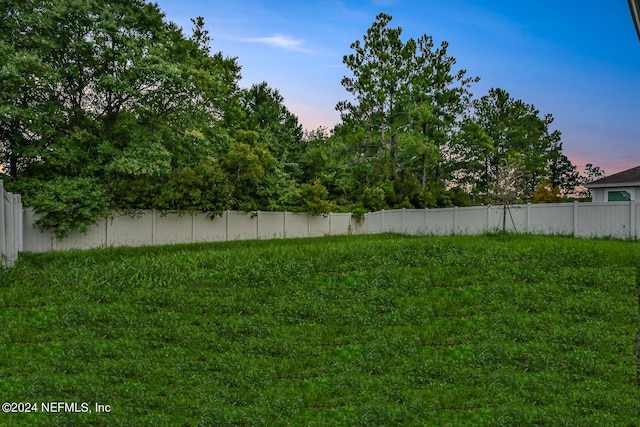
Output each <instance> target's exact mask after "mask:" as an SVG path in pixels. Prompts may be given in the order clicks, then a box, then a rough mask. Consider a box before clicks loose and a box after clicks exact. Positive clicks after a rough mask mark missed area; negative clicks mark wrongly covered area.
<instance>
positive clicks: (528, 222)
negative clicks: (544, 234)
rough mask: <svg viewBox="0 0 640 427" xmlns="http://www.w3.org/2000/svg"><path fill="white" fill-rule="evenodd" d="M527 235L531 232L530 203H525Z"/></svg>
mask: <svg viewBox="0 0 640 427" xmlns="http://www.w3.org/2000/svg"><path fill="white" fill-rule="evenodd" d="M526 232H527V233H530V232H531V202H529V203H527V229H526Z"/></svg>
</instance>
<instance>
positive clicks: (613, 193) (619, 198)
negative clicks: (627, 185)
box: [607, 189, 635, 202]
mask: <svg viewBox="0 0 640 427" xmlns="http://www.w3.org/2000/svg"><path fill="white" fill-rule="evenodd" d="M634 199H635V197H634V194H633V190H632V189H625V190H623V189H619V190H618V189H615V190H607V202H628V201H630V200H634Z"/></svg>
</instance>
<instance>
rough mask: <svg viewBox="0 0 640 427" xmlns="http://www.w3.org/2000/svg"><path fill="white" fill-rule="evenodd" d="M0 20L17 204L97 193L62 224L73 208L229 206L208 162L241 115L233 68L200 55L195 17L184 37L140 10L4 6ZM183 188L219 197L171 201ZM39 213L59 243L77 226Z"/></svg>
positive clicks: (153, 12) (117, 4)
mask: <svg viewBox="0 0 640 427" xmlns="http://www.w3.org/2000/svg"><path fill="white" fill-rule="evenodd" d="M0 19H2V20H3V26H2V29H1V30H0V59H2V61H1V64H0V78H1V79H2V85H3V89H4V88H6V90H3V92H2V94H0V149H1V151H0V156H1V160H2V161H3V163H4V166H5V168H6V170H8V172H9V174H10V176H11V177H12V180H11V182H9V183H8V185H7V186H8V187H9V188H12V190H14V191H16V192H20V193H21V194H23V195H24V196H25V201H26V202H27V204H33V205H34V207H36V209H37V210H39V211H41V212H43V214H44V212H45V210H46V209H45V207H46V208H47V209H48V208H53V207H55V208H56V209H59V208H60V209H62V206H63V205H64V204H65V203H63V200H66V199H64V198H61V193H60V192H59V191H51V192H47V193H42V192H40V193H36V192H34V191H35V190H33V189H34V188H36V187H37V185H34V183H37V182H40V183H42V185H43V186H44V184H45V183H46V182H48V181H51V182H58V183H62V182H64V183H65V185H69V186H71V187H74V184H72V183H73V181H74V180H79V181H78V185H76V186H75V187H74V188H76V187H77V188H81V187H83V188H86V187H87V186H89V184H88V183H91V184H90V185H91V186H94V187H95V186H99V187H100V191H97V188H93V187H92V188H93V190H90V191H87V194H86V197H85V198H84V199H83V201H80V202H78V203H74V204H72V205H71V207H70V208H72V211H69V209H67V208H65V209H63V210H64V211H66V212H67V213H68V216H69V218H72V219H73V218H80V217H82V218H86V217H87V216H86V215H80V216H78V215H76V214H75V213H74V212H75V211H78V212H80V211H82V210H83V209H85V208H87V209H90V210H91V212H93V214H95V213H96V212H97V209H98V207H100V209H103V212H102V213H103V214H106V213H108V212H109V211H110V210H112V209H114V208H115V209H122V210H131V209H134V210H135V209H142V208H158V209H163V210H164V209H171V210H183V209H184V210H192V209H195V208H198V209H203V210H205V211H208V212H220V209H222V208H224V207H228V206H230V205H231V198H230V196H229V197H228V198H227V199H225V197H227V196H225V195H226V194H228V193H229V192H228V191H227V190H228V179H227V178H225V177H223V176H222V175H220V174H221V173H223V171H222V169H220V167H219V166H216V165H217V164H218V162H217V160H216V159H215V156H216V155H217V154H218V152H217V150H219V149H220V147H225V146H227V147H228V144H229V141H230V139H231V138H230V136H229V132H228V131H227V130H226V128H225V127H224V123H225V121H230V120H231V117H239V116H240V115H241V109H240V103H239V95H240V90H239V88H238V81H239V79H240V74H239V71H240V67H239V66H238V65H237V63H236V60H235V59H230V58H225V57H223V56H222V54H221V53H215V54H213V53H212V52H211V50H210V38H209V36H208V33H207V32H206V30H205V29H204V21H203V19H202V18H197V19H194V20H193V24H194V29H193V34H192V35H191V36H190V37H187V36H185V35H184V34H183V33H182V30H181V29H179V28H178V27H177V26H176V25H175V24H173V23H170V22H167V21H166V20H165V18H164V15H163V14H162V12H161V11H160V9H159V8H158V6H157V5H155V4H151V3H147V2H145V1H144V0H105V1H99V2H98V1H80V0H60V1H56V2H51V1H48V0H25V1H20V2H18V1H11V0H8V1H3V2H2V4H1V5H0ZM5 22H6V26H5V25H4V23H5ZM222 151H223V150H222ZM195 171H197V172H198V174H201V176H198V177H197V178H196V177H193V176H192V172H195ZM221 171H222V172H221ZM54 178H59V180H57V181H56V180H55V179H54ZM23 181H24V182H23ZM184 182H190V183H192V184H193V185H194V188H200V187H202V186H207V185H211V184H212V183H217V185H218V184H219V185H220V186H221V187H220V188H219V189H218V190H219V191H218V190H214V191H212V192H211V191H206V190H205V189H204V188H200V190H201V191H195V190H194V191H182V190H180V188H181V187H180V185H179V183H184ZM170 189H173V190H175V194H173V195H172V196H171V197H168V195H167V191H173V190H170ZM94 190H96V191H94ZM104 194H109V195H110V197H107V198H105V197H104ZM32 196H33V197H32ZM179 196H180V197H183V198H182V199H180V197H179ZM93 197H97V198H100V200H95V199H92V198H93ZM210 197H214V198H215V200H213V199H210ZM47 198H50V200H49V199H47ZM167 200H172V203H171V204H170V205H168V204H167V203H166V201H167ZM67 201H68V200H67ZM101 201H107V202H108V203H106V204H105V203H101ZM82 202H83V203H85V204H86V206H84V207H83V206H82ZM93 214H92V215H93ZM44 215H48V216H49V219H46V220H43V221H41V222H40V223H41V224H47V225H48V226H49V227H52V228H56V225H55V224H56V221H57V222H59V227H58V230H60V231H61V232H63V233H64V232H66V231H68V230H71V229H73V228H74V224H76V225H77V226H78V227H77V228H79V229H82V228H83V227H84V226H83V224H84V219H82V220H80V219H78V220H77V221H75V220H72V221H71V222H70V223H68V222H65V223H64V224H63V222H62V219H61V217H60V216H55V215H54V211H51V212H49V213H47V214H44ZM94 216H95V215H94ZM56 218H57V219H56Z"/></svg>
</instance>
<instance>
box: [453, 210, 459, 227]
mask: <svg viewBox="0 0 640 427" xmlns="http://www.w3.org/2000/svg"><path fill="white" fill-rule="evenodd" d="M457 232H458V207H457V206H454V207H453V234H456V233H457Z"/></svg>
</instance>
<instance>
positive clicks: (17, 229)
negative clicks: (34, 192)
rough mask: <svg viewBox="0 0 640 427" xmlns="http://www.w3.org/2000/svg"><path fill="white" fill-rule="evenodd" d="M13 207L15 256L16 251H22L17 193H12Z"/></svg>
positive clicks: (19, 207) (19, 206) (20, 202)
mask: <svg viewBox="0 0 640 427" xmlns="http://www.w3.org/2000/svg"><path fill="white" fill-rule="evenodd" d="M13 208H14V214H13V218H14V220H15V236H16V246H15V252H16V258H17V257H18V253H19V252H22V239H23V237H22V200H21V197H20V195H19V194H14V195H13Z"/></svg>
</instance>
